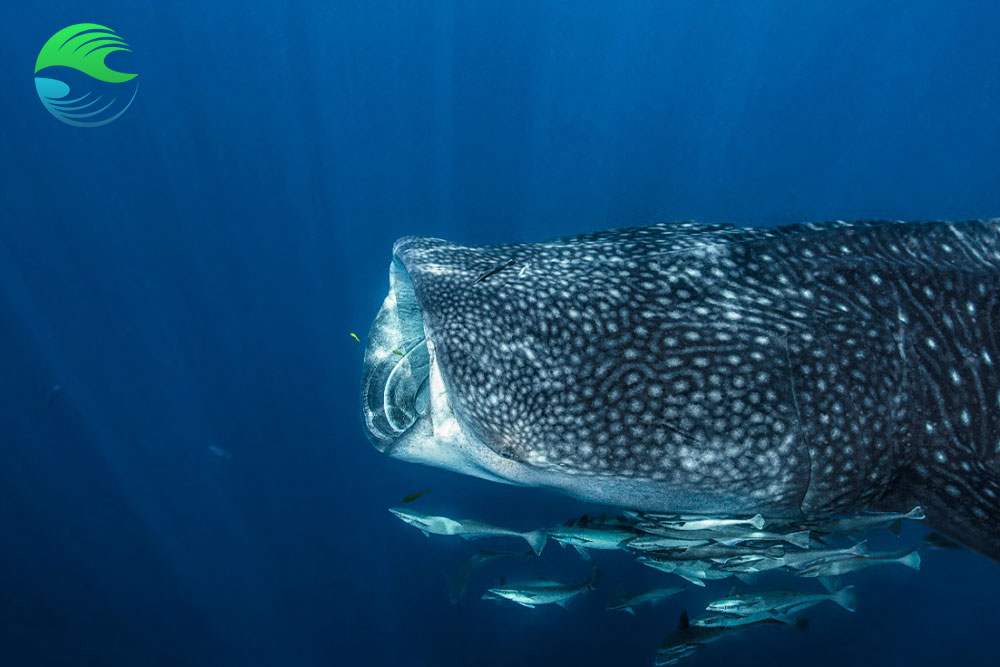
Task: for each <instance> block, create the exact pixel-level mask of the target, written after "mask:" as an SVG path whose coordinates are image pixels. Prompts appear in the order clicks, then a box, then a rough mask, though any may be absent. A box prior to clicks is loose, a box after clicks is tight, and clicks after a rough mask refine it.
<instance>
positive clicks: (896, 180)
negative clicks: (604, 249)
mask: <svg viewBox="0 0 1000 667" xmlns="http://www.w3.org/2000/svg"><path fill="white" fill-rule="evenodd" d="M8 4H9V5H10V6H7V5H5V7H4V14H5V18H4V21H3V23H2V27H0V56H2V59H0V91H2V103H0V150H2V152H0V663H2V664H3V665H33V666H34V665H55V664H61V665H81V664H88V665H90V664H92V665H143V666H146V665H181V664H184V665H376V666H381V665H404V664H405V665H410V666H413V667H418V666H421V665H434V666H445V667H447V666H450V665H472V664H477V665H609V664H615V665H646V664H649V661H650V660H651V657H652V653H653V650H654V647H655V645H656V643H657V641H658V640H659V638H660V637H661V636H663V635H665V634H666V633H667V632H668V631H669V630H670V629H671V628H672V627H673V625H674V623H675V619H676V616H677V614H678V613H679V611H680V610H681V608H682V607H685V606H686V607H689V608H691V609H692V610H694V609H696V607H697V603H699V602H701V603H704V602H705V601H706V600H707V598H708V596H709V595H710V594H711V592H709V593H699V594H694V595H691V596H688V597H686V598H682V599H680V600H678V601H676V602H673V603H670V604H667V605H664V606H663V607H662V608H660V609H658V610H655V611H651V612H650V611H647V613H645V614H640V616H639V617H637V618H631V617H627V616H625V615H620V616H612V615H609V614H606V613H604V612H603V611H602V610H601V609H602V603H604V602H605V601H606V597H607V596H608V595H610V594H612V593H613V592H614V589H615V587H616V586H617V585H618V582H620V581H622V580H623V579H625V578H633V579H636V578H639V577H644V578H645V579H646V580H647V581H654V580H656V576H655V575H656V573H653V572H652V571H649V572H642V571H641V570H642V569H643V568H639V567H638V566H633V565H630V564H628V563H626V562H625V560H624V559H623V558H620V557H617V556H616V555H613V554H598V555H597V558H596V560H597V562H598V563H599V564H600V565H601V566H602V567H603V569H604V572H605V577H604V579H605V584H604V586H603V590H602V591H599V592H598V593H597V594H595V595H594V596H592V597H591V598H590V599H588V600H586V601H585V602H583V603H581V604H580V605H579V606H578V607H577V608H576V609H575V610H571V611H569V612H564V611H563V610H561V609H558V608H552V609H539V610H536V611H534V612H532V611H529V610H525V609H520V608H514V607H510V606H504V605H498V604H492V603H485V602H480V601H478V600H475V599H474V598H475V597H476V595H471V596H470V597H469V599H467V600H466V601H465V602H464V603H463V604H462V605H460V606H457V607H455V606H452V605H450V604H449V602H448V600H447V591H446V587H445V586H444V580H443V576H442V572H444V571H446V570H447V569H449V568H450V567H452V566H453V564H454V563H456V562H458V561H460V560H461V558H462V557H463V555H465V554H468V553H470V552H471V551H472V550H473V549H474V547H472V546H471V545H467V544H464V543H461V542H457V543H456V542H452V541H448V540H446V539H434V540H426V539H424V538H423V537H422V536H421V535H420V534H419V533H417V532H416V531H414V530H412V529H410V528H407V527H406V526H403V525H402V524H400V523H399V522H398V521H396V520H395V519H394V518H393V517H391V516H390V515H389V514H388V513H387V512H386V511H385V508H386V507H387V506H389V505H391V504H394V503H397V502H398V500H399V498H400V497H401V496H402V495H404V494H407V493H410V492H412V491H415V490H417V489H421V488H424V487H430V488H431V489H432V492H431V494H429V495H428V496H426V497H425V498H423V499H421V501H420V502H419V503H418V506H419V507H420V508H422V509H425V510H442V511H446V512H455V513H461V514H465V515H471V516H482V517H484V518H489V519H492V520H495V521H501V522H506V523H510V524H514V525H518V526H524V527H528V526H530V525H533V524H534V523H536V522H540V521H543V520H554V519H561V518H566V517H569V516H571V515H573V514H575V513H579V512H580V511H582V509H581V507H580V506H578V505H577V504H576V503H574V502H572V501H569V500H565V499H561V498H557V497H555V496H552V495H550V494H548V493H545V492H540V491H531V490H525V489H516V488H506V487H501V486H496V485H491V484H488V483H486V482H480V481H476V480H471V479H463V478H459V477H457V476H454V475H451V474H448V473H444V472H440V471H435V470H431V469H425V468H422V467H417V466H410V465H406V464H401V463H397V462H394V461H390V460H388V459H385V458H383V457H381V456H380V455H378V454H377V453H376V452H375V450H373V449H372V448H371V447H370V446H369V445H368V444H367V442H366V441H365V438H364V436H363V434H362V431H361V428H360V425H359V416H358V413H359V406H358V397H357V393H358V385H359V375H360V367H361V358H362V353H363V347H362V346H361V345H359V344H357V343H355V342H354V341H352V340H351V339H350V338H349V337H348V332H351V331H356V332H358V333H359V334H361V335H362V337H363V335H364V333H365V331H367V326H368V324H369V323H370V321H371V318H372V317H373V316H374V314H375V312H376V310H377V308H378V305H379V303H380V301H381V298H382V296H383V295H384V292H385V290H386V287H387V267H388V263H389V250H390V246H391V243H392V241H393V240H394V239H395V238H396V237H398V236H401V235H404V234H426V235H437V236H444V237H447V238H449V239H453V240H456V241H462V242H469V243H481V242H491V241H515V240H540V239H542V238H545V237H549V236H553V235H562V234H570V233H574V232H581V231H586V230H595V229H602V228H607V227H611V226H621V225H626V224H628V225H633V224H646V223H651V222H655V221H662V220H671V219H681V218H695V219H699V220H704V221H733V222H737V223H742V224H751V223H752V224H778V223H786V222H794V221H801V220H820V219H829V218H847V219H850V218H865V217H890V218H903V219H909V218H951V219H962V218H970V217H981V216H995V215H998V214H1000V187H998V184H1000V159H998V155H1000V58H998V56H997V49H996V37H997V34H1000V7H998V6H997V5H996V3H988V2H981V3H976V2H953V1H951V0H941V1H939V2H926V1H925V2H919V1H901V0H900V1H887V0H872V1H861V0H850V1H848V0H839V1H838V2H835V3H834V2H812V3H809V2H801V1H799V0H788V1H787V2H778V1H774V2H763V1H751V0H732V1H729V2H725V1H717V2H706V1H705V0H686V1H668V0H663V1H660V2H649V3H628V2H625V3H617V2H614V3H613V2H551V3H545V2H543V3H539V2H536V1H525V2H485V1H483V2H466V3H451V2H420V1H400V2H394V3H389V2H371V1H358V2H342V1H335V0H322V1H321V0H308V1H293V0H284V1H281V2H279V1H273V0H272V1H262V0H248V1H247V2H232V1H220V2H201V1H199V2H194V1H190V0H188V1H185V0H171V2H142V3H139V2H108V1H104V0H94V1H93V2H87V3H81V2H50V1H45V0H39V1H38V2H32V3H8ZM83 21H93V22H97V23H102V24H105V25H108V26H111V27H113V28H115V29H116V30H118V31H119V32H120V34H122V35H123V36H124V37H125V39H126V40H128V41H129V42H130V43H131V44H132V45H133V47H134V49H135V56H134V58H135V60H134V62H135V66H136V67H137V70H138V71H139V72H140V88H139V94H138V97H137V99H136V102H135V105H134V106H133V108H132V109H130V110H129V111H128V112H127V113H126V114H125V116H123V117H122V118H121V119H119V120H118V121H116V122H115V123H113V124H111V125H109V126H107V127H103V128H99V129H93V130H86V129H79V128H73V127H68V126H65V125H62V124H60V123H59V122H58V121H56V120H55V119H54V118H52V117H50V116H49V115H48V113H46V112H45V110H44V109H43V108H42V106H41V104H40V103H39V101H38V99H37V98H36V96H35V92H34V87H33V85H34V84H33V81H32V69H33V66H34V60H35V57H36V55H37V52H38V49H39V48H40V47H41V45H42V44H43V43H44V41H45V40H46V39H47V38H48V37H49V36H50V35H51V34H52V33H54V32H55V31H56V30H58V29H60V28H62V27H64V26H66V25H69V24H71V23H77V22H83ZM57 384H58V385H59V386H60V387H61V389H60V391H58V392H55V393H53V391H52V387H53V386H54V385H57ZM209 445H215V446H218V447H222V448H224V449H226V450H228V451H229V452H231V453H232V457H233V458H232V460H231V461H226V460H223V459H221V458H219V457H217V456H214V455H213V454H212V453H210V451H209V450H208V446H209ZM547 555H548V556H549V558H547V559H546V560H545V561H543V565H542V570H543V571H544V573H546V574H557V575H559V576H561V577H563V578H566V579H571V578H574V579H575V578H582V577H584V576H586V574H587V572H588V568H587V566H586V565H584V564H582V563H580V562H579V561H578V560H577V559H576V557H575V556H574V555H572V554H566V553H560V552H559V550H558V549H557V548H554V547H553V548H552V551H551V552H550V553H549V554H547ZM512 567H514V566H500V567H498V568H494V569H493V570H490V571H488V572H486V573H484V575H483V576H484V577H486V578H492V577H496V576H499V574H501V573H504V572H513V570H512V569H511V568H512ZM651 576H652V579H650V577H651ZM661 581H662V580H661ZM485 583H487V582H486V581H484V580H483V579H479V580H476V581H475V582H474V592H475V593H476V594H477V595H478V593H479V592H481V591H482V586H483V585H484V584H485ZM857 583H858V584H859V588H860V589H861V591H860V592H861V601H862V607H861V609H860V610H859V612H858V613H857V614H855V615H850V614H847V613H845V612H842V611H841V610H839V609H837V608H834V607H833V606H832V605H830V606H829V608H827V607H820V608H817V609H816V610H815V611H814V612H813V613H812V627H811V629H810V630H809V631H808V632H807V633H804V634H802V633H797V632H795V631H794V630H786V629H775V630H766V631H761V632H760V633H759V634H751V635H747V636H746V637H744V638H742V639H735V640H729V641H727V642H723V643H720V644H717V645H714V646H712V647H711V648H710V649H708V650H707V651H705V652H703V654H702V655H700V656H697V657H696V658H692V659H691V660H690V664H692V665H708V664H734V663H735V662H737V661H738V663H739V664H740V665H743V666H746V667H750V666H752V665H773V664H802V663H803V662H804V661H807V662H809V663H810V664H816V665H820V664H822V665H835V664H836V665H840V664H843V665H846V664H851V665H867V664H878V665H913V664H939V663H942V662H949V663H954V664H967V665H987V664H990V665H992V664H995V659H996V658H995V646H996V636H995V631H996V630H997V626H998V621H997V612H996V603H995V600H996V597H997V594H998V593H1000V566H998V565H996V564H994V563H991V562H989V561H987V560H986V559H984V558H982V557H979V556H975V555H972V554H942V553H929V554H925V561H924V569H923V571H921V572H920V573H913V572H910V571H903V570H897V569H892V568H889V569H885V570H882V571H876V572H872V573H870V574H869V575H865V576H862V577H859V578H858V581H857ZM725 588H726V587H725V586H724V585H723V586H718V585H717V586H716V588H715V589H714V592H715V593H719V592H725Z"/></svg>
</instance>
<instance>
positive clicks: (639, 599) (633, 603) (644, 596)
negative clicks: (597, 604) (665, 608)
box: [608, 586, 687, 615]
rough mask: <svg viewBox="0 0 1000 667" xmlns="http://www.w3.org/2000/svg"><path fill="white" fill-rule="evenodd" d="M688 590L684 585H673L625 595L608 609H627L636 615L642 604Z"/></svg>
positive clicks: (658, 600) (654, 601) (664, 598)
mask: <svg viewBox="0 0 1000 667" xmlns="http://www.w3.org/2000/svg"><path fill="white" fill-rule="evenodd" d="M684 590H687V589H686V587H684V586H671V587H668V588H654V589H653V590H650V591H645V592H644V593H636V594H634V595H625V596H623V597H621V598H618V599H617V600H615V601H614V602H612V603H611V604H609V605H608V611H627V612H628V613H630V614H632V615H635V608H636V607H638V606H639V605H641V604H646V603H649V604H656V603H658V602H662V601H663V600H666V599H667V598H671V597H673V596H675V595H677V594H678V593H680V592H681V591H684Z"/></svg>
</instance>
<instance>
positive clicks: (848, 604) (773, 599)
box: [706, 586, 857, 616]
mask: <svg viewBox="0 0 1000 667" xmlns="http://www.w3.org/2000/svg"><path fill="white" fill-rule="evenodd" d="M826 600H831V601H833V602H836V603H837V604H839V605H840V606H841V607H843V608H844V609H846V610H848V611H854V610H855V609H856V608H857V598H856V597H855V591H854V586H846V587H845V588H842V589H840V590H839V591H834V592H832V593H807V592H803V591H793V590H788V589H784V590H774V591H764V592H761V593H743V594H740V595H729V596H727V597H724V598H721V599H719V600H715V601H714V602H711V603H709V605H708V607H706V609H707V610H708V611H714V612H717V613H721V614H733V615H736V616H750V615H753V614H762V613H767V612H777V613H780V614H789V615H790V614H795V613H798V612H800V611H802V610H803V609H808V608H809V607H812V606H813V605H816V604H819V603H820V602H824V601H826Z"/></svg>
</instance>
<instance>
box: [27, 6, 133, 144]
mask: <svg viewBox="0 0 1000 667" xmlns="http://www.w3.org/2000/svg"><path fill="white" fill-rule="evenodd" d="M115 51H123V52H125V53H132V49H130V48H129V47H128V44H126V43H125V40H123V39H122V38H121V37H119V36H118V35H117V34H116V33H115V31H114V30H112V29H111V28H106V27H104V26H103V25H97V24H96V23H78V24H76V25H71V26H69V27H68V28H63V29H62V30H60V31H59V32H57V33H56V34H54V35H52V37H50V38H49V41H47V42H45V46H43V47H42V50H41V52H40V53H39V54H38V60H36V61H35V90H37V91H38V97H39V99H41V100H42V104H44V105H45V108H46V109H48V110H49V113H51V114H52V115H53V116H55V117H56V118H58V119H59V120H61V121H62V122H64V123H66V124H67V125H74V126H76V127H99V126H101V125H107V124H108V123H110V122H111V121H113V120H114V119H116V118H118V117H119V116H121V115H122V114H123V113H125V110H126V109H128V108H129V106H130V105H131V104H132V100H134V99H135V94H136V91H138V90H139V78H138V77H139V75H138V74H127V73H125V72H117V71H115V70H113V69H111V68H110V67H108V66H107V65H106V64H105V63H104V59H105V58H107V57H108V56H109V55H110V54H112V53H114V52H115Z"/></svg>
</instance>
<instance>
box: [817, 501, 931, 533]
mask: <svg viewBox="0 0 1000 667" xmlns="http://www.w3.org/2000/svg"><path fill="white" fill-rule="evenodd" d="M925 518H926V515H925V514H924V510H923V509H922V508H920V507H914V508H913V509H912V510H910V511H909V512H903V513H900V512H868V513H866V514H857V515H854V516H843V517H836V518H834V519H830V520H827V521H822V522H819V523H816V524H815V525H813V526H812V529H813V530H815V531H816V532H820V533H852V532H864V531H871V530H880V529H889V530H892V531H893V532H896V533H898V532H899V524H900V522H901V521H905V520H910V521H922V520H924V519H925Z"/></svg>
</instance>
